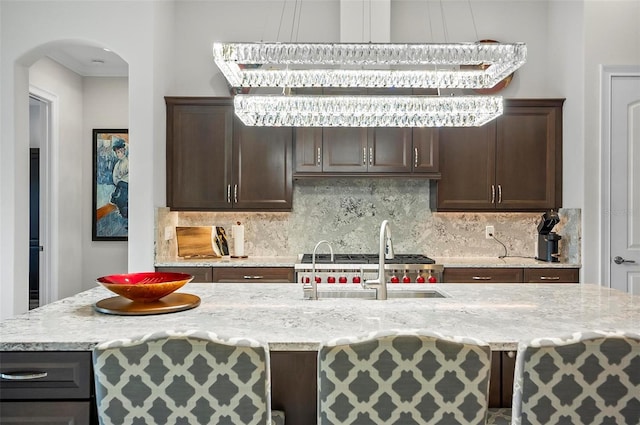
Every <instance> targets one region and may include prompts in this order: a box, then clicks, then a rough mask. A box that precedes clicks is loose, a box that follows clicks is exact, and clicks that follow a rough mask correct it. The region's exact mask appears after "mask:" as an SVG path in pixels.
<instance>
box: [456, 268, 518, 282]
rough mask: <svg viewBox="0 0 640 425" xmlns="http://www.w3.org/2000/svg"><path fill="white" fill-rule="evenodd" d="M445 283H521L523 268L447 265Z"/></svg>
mask: <svg viewBox="0 0 640 425" xmlns="http://www.w3.org/2000/svg"><path fill="white" fill-rule="evenodd" d="M443 282H444V283H521V282H522V269H521V268H508V267H505V268H493V267H492V268H483V267H477V268H470V267H445V269H444V275H443Z"/></svg>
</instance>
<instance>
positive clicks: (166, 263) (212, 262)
mask: <svg viewBox="0 0 640 425" xmlns="http://www.w3.org/2000/svg"><path fill="white" fill-rule="evenodd" d="M433 259H434V260H435V261H436V263H438V264H442V265H443V266H444V267H506V268H516V267H530V268H580V267H581V265H580V264H576V263H548V262H546V261H538V260H536V259H534V258H533V257H531V258H527V257H507V258H498V257H433ZM297 262H298V257H297V256H277V257H252V256H249V257H247V258H231V257H229V256H225V257H222V258H190V259H181V258H178V259H158V260H156V263H155V266H156V267H293V266H294V265H295V264H296V263H297Z"/></svg>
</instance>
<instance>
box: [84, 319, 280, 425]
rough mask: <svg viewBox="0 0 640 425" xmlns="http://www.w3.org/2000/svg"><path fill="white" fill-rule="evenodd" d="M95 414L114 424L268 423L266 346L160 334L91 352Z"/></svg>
mask: <svg viewBox="0 0 640 425" xmlns="http://www.w3.org/2000/svg"><path fill="white" fill-rule="evenodd" d="M93 367H94V377H95V383H96V402H97V406H98V417H99V419H100V423H101V424H102V425H108V424H113V425H120V424H128V425H131V424H171V425H175V424H189V425H196V424H229V425H238V424H263V425H264V424H269V423H271V400H270V378H269V350H268V349H267V347H266V345H264V344H261V343H259V342H258V341H254V340H251V339H247V338H227V339H225V338H222V337H220V336H218V335H216V334H213V333H210V332H200V331H166V332H157V333H152V334H149V335H144V336H141V337H137V338H133V339H119V340H114V341H109V342H105V343H102V344H99V345H98V346H96V347H95V349H94V350H93Z"/></svg>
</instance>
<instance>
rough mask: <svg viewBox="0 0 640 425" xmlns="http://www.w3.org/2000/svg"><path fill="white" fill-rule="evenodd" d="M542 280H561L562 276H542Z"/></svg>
mask: <svg viewBox="0 0 640 425" xmlns="http://www.w3.org/2000/svg"><path fill="white" fill-rule="evenodd" d="M540 280H560V276H540Z"/></svg>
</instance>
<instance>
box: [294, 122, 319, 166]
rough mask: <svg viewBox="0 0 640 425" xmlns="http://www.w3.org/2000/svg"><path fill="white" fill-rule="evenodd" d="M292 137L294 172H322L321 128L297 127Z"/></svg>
mask: <svg viewBox="0 0 640 425" xmlns="http://www.w3.org/2000/svg"><path fill="white" fill-rule="evenodd" d="M294 137H295V139H294V140H295V143H294V146H295V158H296V164H295V167H296V168H295V170H296V172H297V173H320V172H322V128H320V127H298V128H296V129H295V130H294Z"/></svg>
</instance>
